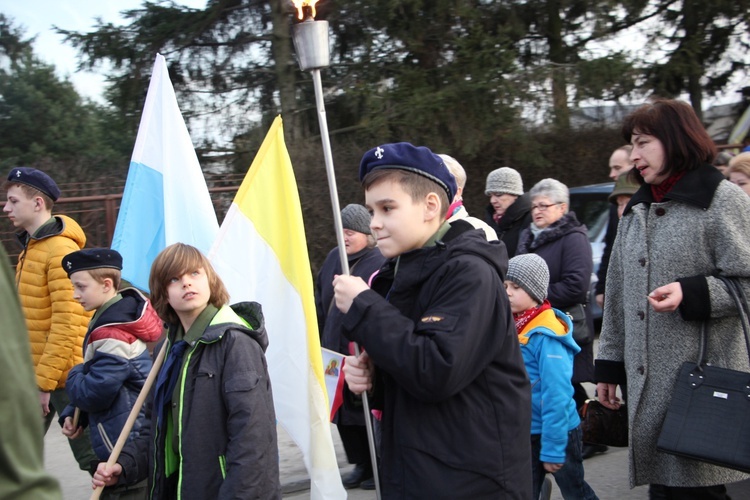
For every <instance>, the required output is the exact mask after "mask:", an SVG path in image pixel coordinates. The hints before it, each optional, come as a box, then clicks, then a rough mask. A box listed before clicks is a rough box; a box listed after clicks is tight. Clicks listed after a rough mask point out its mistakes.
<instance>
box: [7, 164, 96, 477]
mask: <svg viewBox="0 0 750 500" xmlns="http://www.w3.org/2000/svg"><path fill="white" fill-rule="evenodd" d="M3 188H4V189H5V191H6V193H7V198H6V202H5V205H4V207H3V212H5V214H6V215H7V216H8V218H9V219H10V221H11V222H12V223H13V226H15V227H16V228H18V229H19V230H20V232H18V233H17V234H16V237H17V238H18V241H19V243H20V244H21V246H22V247H23V250H22V251H21V254H20V255H19V257H18V265H17V266H16V284H17V285H18V295H19V297H20V299H21V307H22V308H23V314H24V317H25V318H26V324H27V326H28V327H29V340H30V342H31V355H32V360H33V362H34V373H35V375H36V385H37V387H38V388H39V400H40V404H41V411H42V415H43V416H44V429H45V432H46V431H47V429H49V426H50V425H51V424H52V421H53V420H54V417H55V414H56V413H58V414H59V412H60V411H62V410H63V409H64V408H65V407H66V406H67V405H68V403H69V401H68V396H67V394H66V393H65V380H66V378H67V375H68V371H69V370H70V369H71V368H72V367H73V366H74V365H77V364H78V363H81V362H82V358H81V346H82V344H83V337H84V336H85V335H86V326H87V325H88V323H89V318H90V317H91V315H90V314H89V313H87V312H86V311H84V310H83V308H82V307H81V305H80V304H79V303H78V302H76V301H75V300H74V299H73V286H72V285H71V284H70V280H68V278H67V276H66V275H65V271H64V270H63V268H62V263H61V261H62V258H63V256H64V255H66V254H69V253H70V252H73V251H76V250H80V249H81V248H83V247H84V245H85V244H86V235H85V234H84V232H83V229H81V226H79V225H78V223H77V222H76V221H74V220H73V219H71V218H70V217H67V216H65V215H54V216H53V215H52V208H53V206H54V204H55V201H57V199H58V198H59V196H60V189H59V188H58V187H57V184H56V183H55V181H54V180H52V178H51V177H50V176H49V175H47V174H45V173H44V172H42V171H41V170H37V169H35V168H29V167H16V168H13V169H11V171H10V172H9V173H8V176H7V180H6V182H5V184H4V185H3ZM68 443H69V444H70V448H71V450H72V451H73V455H74V456H75V458H76V461H77V462H78V466H79V467H80V468H81V470H86V471H89V472H92V471H91V462H92V461H93V462H94V463H96V455H95V454H94V452H93V450H92V449H91V443H90V442H89V439H88V429H87V430H86V432H85V433H84V437H83V438H81V439H77V440H75V441H69V442H68Z"/></svg>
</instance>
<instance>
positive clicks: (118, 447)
mask: <svg viewBox="0 0 750 500" xmlns="http://www.w3.org/2000/svg"><path fill="white" fill-rule="evenodd" d="M167 344H168V342H167V341H166V340H164V342H162V345H161V349H160V350H159V354H157V355H156V359H155V360H154V364H153V366H152V367H151V371H150V372H148V377H146V381H145V382H144V383H143V388H142V389H141V392H140V393H139V394H138V398H137V399H136V400H135V404H134V405H133V408H132V409H131V410H130V415H128V419H127V420H126V421H125V426H124V427H123V428H122V431H121V432H120V436H119V437H118V438H117V442H116V443H115V446H114V448H112V453H110V454H109V460H107V467H112V466H113V465H115V463H116V462H117V459H118V458H119V457H120V452H121V451H122V448H123V446H125V442H126V441H127V440H128V436H129V435H130V431H131V430H133V426H134V425H135V421H136V419H137V418H138V414H139V413H140V412H141V408H142V407H143V403H144V402H145V401H146V397H147V396H148V393H149V391H150V390H151V386H152V385H154V380H156V375H158V373H159V369H161V365H162V363H163V362H164V356H165V354H166V353H167ZM102 490H104V487H103V486H98V487H97V488H96V489H95V490H94V492H93V493H92V494H91V500H97V499H98V498H99V497H100V496H101V494H102Z"/></svg>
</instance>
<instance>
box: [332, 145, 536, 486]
mask: <svg viewBox="0 0 750 500" xmlns="http://www.w3.org/2000/svg"><path fill="white" fill-rule="evenodd" d="M359 175H360V179H361V180H362V184H363V187H364V189H365V200H366V205H367V208H368V210H369V211H370V212H371V213H372V220H371V221H370V229H371V230H372V234H373V235H374V236H375V238H376V239H377V242H378V243H377V244H378V248H379V249H380V251H381V253H382V254H383V255H384V256H385V257H386V258H388V259H389V260H388V261H386V263H385V264H384V265H383V267H381V269H380V271H379V273H378V274H377V276H375V277H374V278H373V280H372V289H370V287H368V286H367V283H365V282H364V280H362V278H359V277H356V276H337V277H336V278H334V280H333V284H334V297H335V301H336V306H337V307H338V308H339V310H340V311H341V312H342V313H343V318H342V329H343V333H344V335H345V336H347V338H349V340H353V341H356V342H358V343H359V344H360V345H361V346H362V347H363V348H364V352H363V353H362V354H361V355H360V356H359V357H354V356H350V357H347V358H346V363H345V365H344V368H343V369H344V373H345V376H346V381H347V383H348V384H349V388H350V389H351V390H352V392H355V393H361V392H363V391H365V390H373V391H374V392H373V398H372V401H373V408H375V409H377V410H381V411H382V420H381V424H382V426H381V430H382V432H381V438H382V439H381V447H380V451H381V457H382V464H381V467H380V469H379V470H380V471H381V472H382V475H380V479H381V486H382V488H381V490H382V497H383V498H384V499H385V498H433V499H440V498H472V499H485V498H486V499H497V498H503V499H528V498H530V496H531V449H530V446H529V442H528V437H527V436H528V435H529V422H530V411H531V404H530V399H529V397H530V394H529V380H528V377H527V376H526V371H525V370H524V366H523V359H522V357H521V353H520V351H519V349H518V340H517V338H516V331H515V328H514V325H513V318H512V317H511V312H510V307H509V306H508V297H507V295H506V294H505V292H504V291H503V288H502V287H503V279H504V276H505V272H506V270H507V265H508V257H507V253H506V250H505V246H504V245H503V244H502V243H501V242H499V241H493V242H489V241H487V239H486V237H485V234H484V232H482V231H481V230H477V229H475V228H474V227H473V226H472V225H471V224H469V223H468V222H466V221H462V220H459V221H454V222H447V221H446V214H447V212H448V206H449V204H450V201H451V200H452V199H453V198H454V196H455V193H456V181H455V179H454V177H453V175H452V174H451V173H450V172H449V171H448V168H447V167H446V166H445V163H444V162H443V160H442V159H441V158H440V157H438V156H437V155H435V154H434V153H432V151H430V150H429V149H428V148H425V147H415V146H413V145H411V144H409V143H405V142H402V143H395V144H382V145H380V146H378V147H376V148H373V149H371V150H370V151H368V152H367V153H365V155H364V157H363V158H362V162H361V164H360V172H359Z"/></svg>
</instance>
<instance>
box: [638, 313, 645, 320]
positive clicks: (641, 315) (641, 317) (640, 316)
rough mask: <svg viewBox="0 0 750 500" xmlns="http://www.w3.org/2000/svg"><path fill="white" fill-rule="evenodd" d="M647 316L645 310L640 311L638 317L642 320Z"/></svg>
mask: <svg viewBox="0 0 750 500" xmlns="http://www.w3.org/2000/svg"><path fill="white" fill-rule="evenodd" d="M645 317H646V313H645V312H643V311H638V318H639V319H640V320H641V321H642V320H643V318H645Z"/></svg>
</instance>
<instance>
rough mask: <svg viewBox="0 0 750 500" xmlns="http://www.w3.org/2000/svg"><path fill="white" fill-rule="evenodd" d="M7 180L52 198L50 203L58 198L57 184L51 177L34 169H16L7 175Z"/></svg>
mask: <svg viewBox="0 0 750 500" xmlns="http://www.w3.org/2000/svg"><path fill="white" fill-rule="evenodd" d="M8 180H9V181H10V182H18V183H20V184H26V185H28V186H31V187H33V188H34V189H38V190H39V191H41V192H42V193H44V194H46V195H47V196H49V197H50V198H52V201H57V199H58V198H59V197H60V188H59V187H57V184H55V181H53V180H52V177H50V176H49V175H47V174H45V173H44V172H42V171H41V170H37V169H35V168H31V167H16V168H14V169H13V170H11V171H10V173H9V174H8Z"/></svg>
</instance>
